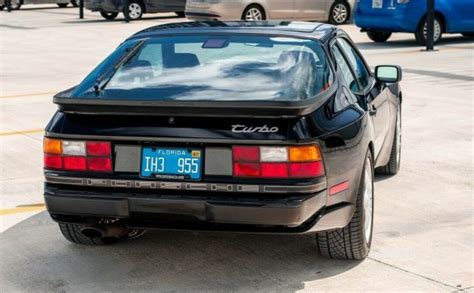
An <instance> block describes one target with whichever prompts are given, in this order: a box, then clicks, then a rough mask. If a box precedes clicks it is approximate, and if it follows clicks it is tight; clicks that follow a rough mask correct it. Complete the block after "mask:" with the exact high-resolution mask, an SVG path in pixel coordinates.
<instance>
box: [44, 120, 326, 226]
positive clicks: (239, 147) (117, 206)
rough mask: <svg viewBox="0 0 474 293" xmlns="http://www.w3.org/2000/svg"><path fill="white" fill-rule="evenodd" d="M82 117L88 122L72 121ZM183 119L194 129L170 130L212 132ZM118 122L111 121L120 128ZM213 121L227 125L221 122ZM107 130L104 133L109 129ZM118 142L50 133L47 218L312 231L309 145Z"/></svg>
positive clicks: (321, 182) (319, 192)
mask: <svg viewBox="0 0 474 293" xmlns="http://www.w3.org/2000/svg"><path fill="white" fill-rule="evenodd" d="M55 118H56V119H58V121H59V122H60V123H65V124H68V125H70V126H73V125H74V123H75V122H74V120H76V119H78V118H79V117H77V116H76V117H74V118H73V117H69V115H68V114H57V115H56V117H55ZM130 118H131V117H130ZM83 119H90V118H88V117H81V118H79V120H83ZM101 119H102V118H99V119H94V120H96V121H97V120H101ZM118 120H121V119H118ZM159 120H163V119H159ZM177 120H178V123H180V122H179V121H180V120H181V119H179V118H178V119H177ZM186 120H188V122H194V124H195V125H194V126H191V125H187V126H185V125H182V126H181V127H173V131H176V132H178V131H180V132H181V131H182V132H186V131H193V132H194V131H202V132H208V131H210V129H209V127H208V126H207V127H202V126H201V125H198V124H199V122H198V121H196V120H194V119H191V118H186ZM76 121H77V120H76ZM121 122H122V123H117V126H118V127H124V125H126V124H127V123H125V121H121ZM213 123H216V124H221V125H226V126H227V125H228V124H227V123H226V121H225V119H216V120H214V122H213ZM81 124H82V123H81ZM163 124H164V125H163V126H161V127H160V126H157V127H153V130H152V131H153V132H155V133H156V134H158V133H160V132H164V131H165V129H166V128H168V130H171V129H170V127H169V126H167V125H166V124H168V123H167V122H166V121H163ZM185 124H187V123H185ZM119 125H120V126H119ZM273 125H275V124H273ZM111 126H112V125H110V126H109V127H111ZM79 127H84V126H83V125H82V126H79ZM92 127H94V128H98V127H97V126H92ZM109 127H107V130H106V131H112V132H113V129H111V128H109ZM112 127H113V126H112ZM273 127H275V126H273ZM132 129H133V128H129V130H132ZM102 130H105V129H102ZM150 130H151V129H150ZM215 131H219V130H218V129H215ZM220 131H222V132H226V130H224V129H221V130H220ZM159 135H160V136H159V137H161V135H162V134H159ZM276 135H278V136H280V135H285V134H283V133H279V134H276ZM60 137H75V139H71V138H60ZM99 137H100V139H99V140H97V138H99ZM123 139H124V138H123V137H117V136H107V137H105V136H101V135H97V136H96V135H77V134H73V135H65V134H64V133H62V134H58V133H54V132H48V135H47V137H46V138H45V141H44V145H45V155H44V156H45V177H46V185H45V200H46V205H47V207H48V211H49V212H50V213H51V214H52V215H53V218H55V219H57V220H59V221H64V220H66V221H69V220H72V221H73V222H87V221H91V220H92V219H91V217H92V218H104V217H110V218H119V219H124V220H125V221H126V222H127V225H129V226H134V227H136V226H138V227H149V228H153V227H156V228H166V227H168V228H176V227H178V226H181V227H188V228H192V227H193V226H196V227H197V226H199V227H200V228H201V229H208V228H209V229H211V227H215V228H217V229H218V230H219V229H227V228H230V227H219V226H216V225H215V224H218V223H223V224H227V225H233V224H235V225H253V226H256V227H246V228H245V229H244V227H239V229H244V230H253V229H258V228H263V226H265V227H267V228H269V230H275V231H277V230H281V231H284V230H286V229H290V228H291V227H298V228H297V230H299V231H300V230H304V229H305V228H309V227H310V226H305V225H303V224H305V223H306V224H308V225H310V224H311V223H312V222H314V221H315V220H316V217H317V212H318V211H319V210H320V209H321V208H322V207H323V206H324V205H325V200H326V194H325V189H326V179H325V173H324V163H323V160H322V157H321V153H320V149H319V147H318V145H317V144H314V143H311V144H305V145H298V144H292V143H291V142H289V141H288V142H287V143H284V144H283V145H281V144H273V143H272V142H271V141H269V142H265V141H261V142H260V143H256V142H253V143H251V144H248V143H249V141H245V143H247V144H244V141H242V142H239V139H236V140H234V141H233V142H231V141H230V140H228V139H219V140H217V141H219V143H216V142H215V140H214V139H206V138H205V137H202V138H199V139H191V138H185V139H184V138H183V139H178V138H177V137H176V136H175V137H173V138H172V139H165V138H161V139H156V137H154V136H152V137H143V138H141V139H140V140H134V139H132V138H127V139H125V140H123ZM226 140H228V141H229V142H225V141H226ZM192 141H193V142H192ZM283 141H284V140H283ZM302 225H303V226H302ZM259 226H260V227H259ZM234 228H237V227H234Z"/></svg>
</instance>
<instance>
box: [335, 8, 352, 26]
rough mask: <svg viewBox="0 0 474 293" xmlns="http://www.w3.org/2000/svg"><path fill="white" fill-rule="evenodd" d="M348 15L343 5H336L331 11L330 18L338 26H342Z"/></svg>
mask: <svg viewBox="0 0 474 293" xmlns="http://www.w3.org/2000/svg"><path fill="white" fill-rule="evenodd" d="M348 15H349V13H348V11H347V7H346V5H344V4H341V3H339V4H336V5H335V6H334V9H333V10H332V18H333V19H334V21H335V22H336V23H338V24H343V23H345V22H346V20H347V16H348Z"/></svg>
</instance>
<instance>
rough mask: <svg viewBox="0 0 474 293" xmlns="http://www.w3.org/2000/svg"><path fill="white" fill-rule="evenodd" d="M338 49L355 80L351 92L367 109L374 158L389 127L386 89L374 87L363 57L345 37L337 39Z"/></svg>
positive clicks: (373, 80) (374, 83)
mask: <svg viewBox="0 0 474 293" xmlns="http://www.w3.org/2000/svg"><path fill="white" fill-rule="evenodd" d="M336 43H337V46H338V48H339V49H340V50H341V51H342V53H343V56H344V60H345V61H346V62H347V63H348V65H349V67H350V71H351V73H352V76H353V77H354V79H355V82H354V84H353V85H351V86H350V89H351V91H352V92H353V93H354V94H355V95H356V96H358V97H359V99H362V100H363V101H364V102H366V103H367V108H368V111H369V114H370V116H371V119H372V121H373V125H374V132H375V133H374V135H375V141H374V151H375V154H374V155H375V158H377V156H378V154H379V153H380V151H381V149H382V146H383V145H384V142H385V139H386V137H387V135H388V133H389V129H390V126H391V124H392V123H391V120H392V119H391V117H392V115H391V109H390V101H389V93H388V91H389V90H388V88H379V87H377V86H376V82H375V79H374V78H373V77H372V74H371V73H370V71H369V69H368V67H367V65H366V63H365V61H364V59H363V57H362V56H361V55H360V53H359V52H358V50H357V49H356V48H355V47H354V45H353V44H352V42H350V41H349V40H348V39H347V38H345V37H339V38H338V39H337V41H336Z"/></svg>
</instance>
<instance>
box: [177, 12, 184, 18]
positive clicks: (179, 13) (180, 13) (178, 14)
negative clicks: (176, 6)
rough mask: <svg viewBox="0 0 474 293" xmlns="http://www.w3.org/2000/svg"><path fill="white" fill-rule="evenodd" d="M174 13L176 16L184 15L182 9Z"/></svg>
mask: <svg viewBox="0 0 474 293" xmlns="http://www.w3.org/2000/svg"><path fill="white" fill-rule="evenodd" d="M175 13H176V15H177V16H178V17H185V14H184V11H176V12H175Z"/></svg>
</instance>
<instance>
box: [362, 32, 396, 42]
mask: <svg viewBox="0 0 474 293" xmlns="http://www.w3.org/2000/svg"><path fill="white" fill-rule="evenodd" d="M391 35H392V33H391V32H382V31H367V36H368V37H369V39H371V40H372V41H374V42H376V43H383V42H386V41H387V40H388V39H389V38H390V36H391Z"/></svg>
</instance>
